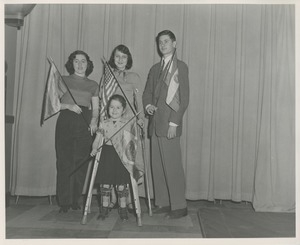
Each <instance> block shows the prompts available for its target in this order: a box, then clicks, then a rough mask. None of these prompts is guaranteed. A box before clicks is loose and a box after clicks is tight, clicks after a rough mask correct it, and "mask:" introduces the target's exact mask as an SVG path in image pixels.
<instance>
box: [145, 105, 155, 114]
mask: <svg viewBox="0 0 300 245" xmlns="http://www.w3.org/2000/svg"><path fill="white" fill-rule="evenodd" d="M156 110H157V107H156V106H154V105H149V106H147V109H146V111H147V113H148V114H149V115H151V116H152V115H153V114H154V112H155V111H156Z"/></svg>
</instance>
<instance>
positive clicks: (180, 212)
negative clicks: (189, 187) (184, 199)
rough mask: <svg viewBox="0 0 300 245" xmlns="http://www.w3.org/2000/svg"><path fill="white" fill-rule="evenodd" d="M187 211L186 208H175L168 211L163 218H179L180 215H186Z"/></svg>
mask: <svg viewBox="0 0 300 245" xmlns="http://www.w3.org/2000/svg"><path fill="white" fill-rule="evenodd" d="M187 214H188V211H187V208H181V209H176V210H172V211H170V212H169V213H168V214H166V216H165V218H166V219H179V218H182V217H185V216H187Z"/></svg>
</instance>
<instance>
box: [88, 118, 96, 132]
mask: <svg viewBox="0 0 300 245" xmlns="http://www.w3.org/2000/svg"><path fill="white" fill-rule="evenodd" d="M96 130H97V119H96V118H92V120H91V123H90V131H91V135H93V134H94V133H95V132H96Z"/></svg>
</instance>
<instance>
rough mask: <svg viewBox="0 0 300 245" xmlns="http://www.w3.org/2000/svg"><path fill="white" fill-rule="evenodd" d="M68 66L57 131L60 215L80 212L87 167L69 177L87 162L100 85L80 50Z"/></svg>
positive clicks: (72, 56) (97, 108)
mask: <svg viewBox="0 0 300 245" xmlns="http://www.w3.org/2000/svg"><path fill="white" fill-rule="evenodd" d="M65 67H66V69H67V71H68V73H69V76H62V78H63V80H64V82H65V84H66V85H67V87H68V88H69V89H68V90H67V91H65V93H64V94H63V96H62V97H61V110H60V114H59V117H58V119H57V123H56V132H55V148H56V158H57V162H56V167H57V187H56V197H57V201H58V205H59V206H60V210H59V212H60V213H61V212H63V213H66V212H68V210H69V209H72V210H79V209H80V205H79V203H78V202H79V199H80V197H81V194H82V188H83V184H84V180H85V176H86V170H87V164H83V166H82V167H80V168H79V169H77V171H76V172H75V173H73V174H72V175H71V176H70V174H71V173H72V172H73V171H74V170H75V169H76V168H77V167H78V166H79V165H80V164H82V161H84V159H88V156H89V153H90V150H91V145H92V142H93V138H92V136H93V134H94V133H95V131H96V129H97V124H98V116H99V97H98V94H99V86H98V83H97V82H95V81H93V80H90V79H88V76H89V75H90V74H91V73H92V71H93V68H94V65H93V62H92V61H91V60H90V57H89V56H88V54H87V53H85V52H83V51H81V50H77V51H74V52H73V53H71V54H70V56H69V59H68V61H67V63H66V64H65ZM87 161H88V160H87Z"/></svg>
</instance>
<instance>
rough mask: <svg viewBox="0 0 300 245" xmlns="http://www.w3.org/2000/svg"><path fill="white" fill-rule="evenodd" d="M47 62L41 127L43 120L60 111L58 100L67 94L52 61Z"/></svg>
mask: <svg viewBox="0 0 300 245" xmlns="http://www.w3.org/2000/svg"><path fill="white" fill-rule="evenodd" d="M49 62H50V69H49V74H48V79H47V83H46V88H45V92H44V98H43V107H42V115H41V125H43V123H44V121H45V120H47V119H48V118H50V117H51V116H53V115H55V114H56V113H58V112H59V111H60V105H61V104H60V98H61V97H62V96H63V94H64V93H65V92H67V87H66V86H65V84H64V82H63V80H62V77H61V75H60V73H59V71H58V70H57V68H56V66H55V64H54V63H53V61H52V60H49Z"/></svg>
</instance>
